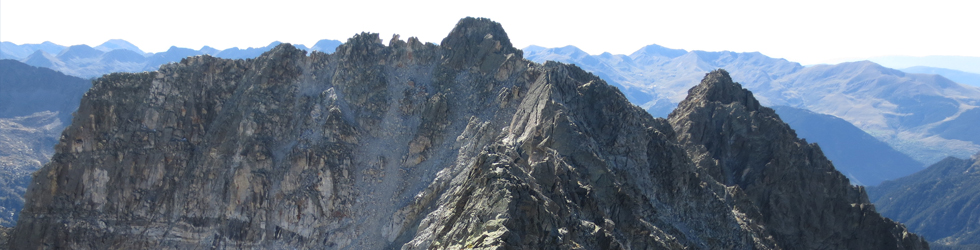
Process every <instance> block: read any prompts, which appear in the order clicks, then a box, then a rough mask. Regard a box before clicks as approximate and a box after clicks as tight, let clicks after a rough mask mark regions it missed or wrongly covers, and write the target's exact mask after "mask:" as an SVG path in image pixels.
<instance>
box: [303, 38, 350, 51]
mask: <svg viewBox="0 0 980 250" xmlns="http://www.w3.org/2000/svg"><path fill="white" fill-rule="evenodd" d="M342 43H343V42H341V41H337V40H330V39H323V40H320V41H317V42H316V44H313V47H310V50H316V51H320V52H323V53H333V52H334V50H336V49H337V46H340V44H342Z"/></svg>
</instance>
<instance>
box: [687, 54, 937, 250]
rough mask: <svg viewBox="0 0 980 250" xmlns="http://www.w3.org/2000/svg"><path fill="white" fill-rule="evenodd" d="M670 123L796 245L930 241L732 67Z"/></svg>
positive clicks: (706, 165)
mask: <svg viewBox="0 0 980 250" xmlns="http://www.w3.org/2000/svg"><path fill="white" fill-rule="evenodd" d="M669 120H670V122H671V124H672V125H673V128H674V130H675V131H676V132H677V135H678V137H677V139H678V141H679V143H680V144H682V145H683V146H684V148H685V149H686V150H687V152H688V154H689V155H690V156H691V158H692V159H694V161H695V162H696V164H697V166H698V168H699V169H702V170H703V171H705V172H706V173H708V174H709V175H710V176H712V177H713V179H715V180H718V181H720V182H721V183H722V184H724V185H728V186H732V187H737V188H739V189H740V190H744V192H745V194H746V196H748V199H750V200H751V201H752V203H753V204H754V205H755V207H754V209H757V211H758V212H757V213H751V214H752V215H754V216H750V217H752V218H753V219H756V220H758V221H759V222H761V223H762V224H764V225H766V231H767V232H769V233H770V234H772V236H773V237H774V238H775V240H776V242H777V243H778V244H779V245H781V246H784V247H785V248H793V249H823V248H827V249H920V248H925V247H926V243H925V242H924V240H923V239H921V238H920V237H918V236H915V235H912V234H908V233H907V230H906V228H905V227H904V226H903V225H900V224H898V223H895V222H893V221H891V220H889V219H887V218H883V217H881V216H880V215H879V214H878V213H877V212H875V209H874V206H873V205H872V204H871V202H869V201H868V197H867V194H866V193H865V191H864V188H863V187H861V186H851V185H850V183H849V182H848V180H847V178H846V177H844V175H842V174H840V172H838V171H837V170H835V169H834V166H833V165H832V164H831V162H830V161H829V160H827V158H826V157H825V156H824V155H823V153H822V152H821V150H820V147H819V146H817V145H816V144H808V143H807V142H806V140H803V139H798V138H797V136H796V132H794V131H793V130H792V129H791V128H790V127H789V126H788V125H786V124H785V123H783V122H782V121H781V120H780V119H779V116H777V115H776V113H775V111H773V110H772V109H770V108H768V107H763V106H760V105H759V102H758V101H757V100H756V99H755V98H754V97H753V95H752V92H751V91H748V90H746V89H743V88H742V87H741V85H740V84H738V83H734V82H732V79H731V77H730V76H729V75H728V72H725V71H724V70H716V71H712V72H711V73H708V74H707V75H706V76H705V78H704V80H702V81H701V84H699V85H697V86H695V87H694V88H691V90H690V91H689V94H688V96H687V98H686V99H685V100H684V101H682V102H681V103H680V105H678V108H677V109H676V110H674V111H673V112H672V113H671V114H670V116H669Z"/></svg>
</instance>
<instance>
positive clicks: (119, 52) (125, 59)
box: [99, 49, 146, 63]
mask: <svg viewBox="0 0 980 250" xmlns="http://www.w3.org/2000/svg"><path fill="white" fill-rule="evenodd" d="M99 61H100V62H102V63H112V62H121V63H143V62H146V57H144V56H143V55H142V54H139V53H137V52H136V51H132V50H128V49H116V50H112V51H109V52H106V53H105V54H102V57H101V59H99Z"/></svg>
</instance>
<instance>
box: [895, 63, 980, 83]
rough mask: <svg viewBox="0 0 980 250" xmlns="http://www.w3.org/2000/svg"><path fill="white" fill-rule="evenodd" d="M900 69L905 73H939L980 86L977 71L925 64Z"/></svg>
mask: <svg viewBox="0 0 980 250" xmlns="http://www.w3.org/2000/svg"><path fill="white" fill-rule="evenodd" d="M902 71H904V72H906V73H919V74H936V75H941V76H943V77H946V78H948V79H949V80H952V81H954V82H957V83H962V84H966V85H972V86H976V87H980V74H977V73H970V72H966V71H959V70H954V69H945V68H935V67H926V66H915V67H909V68H904V69H902Z"/></svg>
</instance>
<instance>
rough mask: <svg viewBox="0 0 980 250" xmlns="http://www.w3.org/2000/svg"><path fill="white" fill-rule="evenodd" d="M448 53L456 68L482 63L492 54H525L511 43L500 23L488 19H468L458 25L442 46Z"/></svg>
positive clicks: (520, 55)
mask: <svg viewBox="0 0 980 250" xmlns="http://www.w3.org/2000/svg"><path fill="white" fill-rule="evenodd" d="M440 45H441V46H442V48H443V49H445V50H447V52H448V58H449V60H448V62H449V63H450V64H452V65H455V66H456V67H459V66H462V64H464V63H465V62H473V59H475V60H477V61H475V62H479V61H482V59H483V58H484V57H487V56H490V55H491V54H496V55H507V54H515V55H517V56H518V57H522V56H523V54H522V52H521V51H520V50H518V49H517V48H514V45H513V44H511V43H510V38H508V37H507V32H504V28H503V26H501V25H500V23H497V22H494V21H491V20H490V19H487V18H474V17H466V18H463V19H461V20H459V22H458V23H456V27H455V28H453V30H452V31H451V32H449V35H448V36H446V38H445V39H442V43H441V44H440Z"/></svg>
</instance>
